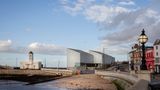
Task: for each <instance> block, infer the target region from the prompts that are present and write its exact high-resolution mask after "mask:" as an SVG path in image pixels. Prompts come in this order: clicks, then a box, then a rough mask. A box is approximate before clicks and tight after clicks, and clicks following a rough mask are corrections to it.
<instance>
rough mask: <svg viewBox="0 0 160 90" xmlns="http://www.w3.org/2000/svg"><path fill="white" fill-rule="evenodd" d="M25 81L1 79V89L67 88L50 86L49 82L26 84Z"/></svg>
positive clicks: (55, 89) (56, 89)
mask: <svg viewBox="0 0 160 90" xmlns="http://www.w3.org/2000/svg"><path fill="white" fill-rule="evenodd" d="M25 84H26V83H24V82H17V81H11V80H0V90H67V89H62V88H57V87H54V86H48V85H47V84H39V85H25Z"/></svg>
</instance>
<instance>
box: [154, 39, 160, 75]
mask: <svg viewBox="0 0 160 90" xmlns="http://www.w3.org/2000/svg"><path fill="white" fill-rule="evenodd" d="M154 58H155V61H154V65H155V71H156V72H157V73H160V39H157V40H156V41H155V42H154Z"/></svg>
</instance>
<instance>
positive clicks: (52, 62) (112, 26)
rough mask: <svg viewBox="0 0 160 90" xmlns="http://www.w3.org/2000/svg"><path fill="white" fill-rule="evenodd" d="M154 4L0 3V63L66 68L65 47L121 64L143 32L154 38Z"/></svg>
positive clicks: (86, 0) (157, 19)
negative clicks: (36, 63)
mask: <svg viewBox="0 0 160 90" xmlns="http://www.w3.org/2000/svg"><path fill="white" fill-rule="evenodd" d="M159 4H160V2H159V1H158V0H0V63H1V64H3V65H6V64H8V65H15V61H16V58H17V60H18V61H19V62H20V61H22V60H27V59H28V56H27V53H28V51H30V50H32V51H33V52H35V58H36V59H37V60H40V61H42V62H43V61H44V59H46V60H47V62H48V66H56V65H57V64H56V63H57V61H58V60H60V61H61V63H62V66H63V65H64V66H66V55H65V53H66V52H65V50H66V48H76V49H81V50H85V51H87V50H98V51H102V48H106V53H108V54H110V55H113V56H114V57H116V60H126V59H127V52H129V51H130V48H131V46H132V45H133V44H134V43H136V42H137V37H138V35H139V33H140V32H141V30H142V29H143V28H144V29H145V30H146V33H147V35H148V37H149V42H148V44H149V45H152V43H153V42H154V40H155V39H157V38H159V34H160V30H158V28H159V24H160V11H159V9H158V8H160V7H159Z"/></svg>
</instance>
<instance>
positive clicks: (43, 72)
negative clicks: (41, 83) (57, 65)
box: [0, 69, 72, 76]
mask: <svg viewBox="0 0 160 90" xmlns="http://www.w3.org/2000/svg"><path fill="white" fill-rule="evenodd" d="M0 74H1V75H2V74H8V75H9V74H10V75H42V76H43V75H44V76H45V75H49V76H52V75H53V76H55V75H57V74H61V75H63V76H67V75H72V71H70V70H57V69H42V70H21V69H0Z"/></svg>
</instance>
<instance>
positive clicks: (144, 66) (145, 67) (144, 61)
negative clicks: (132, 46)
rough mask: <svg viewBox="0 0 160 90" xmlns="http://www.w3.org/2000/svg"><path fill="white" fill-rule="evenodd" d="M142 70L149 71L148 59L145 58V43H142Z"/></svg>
mask: <svg viewBox="0 0 160 90" xmlns="http://www.w3.org/2000/svg"><path fill="white" fill-rule="evenodd" d="M141 70H147V66H146V57H145V45H144V43H142V64H141Z"/></svg>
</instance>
